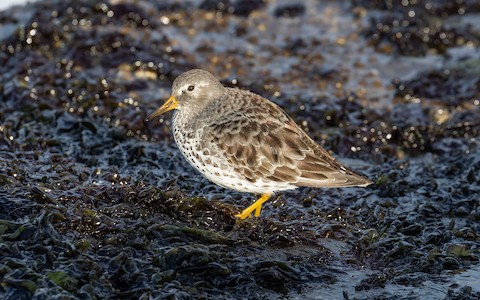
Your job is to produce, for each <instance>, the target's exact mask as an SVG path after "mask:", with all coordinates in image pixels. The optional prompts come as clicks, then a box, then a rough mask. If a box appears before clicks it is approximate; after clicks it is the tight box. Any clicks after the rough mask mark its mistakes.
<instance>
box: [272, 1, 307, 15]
mask: <svg viewBox="0 0 480 300" xmlns="http://www.w3.org/2000/svg"><path fill="white" fill-rule="evenodd" d="M305 10H306V8H305V5H304V4H302V3H296V4H285V5H280V6H278V7H276V8H275V11H274V12H273V15H274V16H275V17H277V18H278V17H287V18H295V17H300V16H303V15H304V14H305Z"/></svg>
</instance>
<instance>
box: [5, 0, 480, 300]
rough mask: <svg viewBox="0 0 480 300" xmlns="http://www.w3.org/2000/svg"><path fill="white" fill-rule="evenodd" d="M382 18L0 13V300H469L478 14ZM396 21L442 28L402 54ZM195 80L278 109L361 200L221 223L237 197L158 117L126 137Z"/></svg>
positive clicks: (336, 198)
mask: <svg viewBox="0 0 480 300" xmlns="http://www.w3.org/2000/svg"><path fill="white" fill-rule="evenodd" d="M404 2H405V1H401V4H399V5H402V7H403V8H401V9H400V8H399V9H398V10H397V11H398V12H399V13H398V14H392V7H391V6H388V5H390V4H388V3H393V4H391V5H397V3H396V1H393V2H392V1H385V2H383V1H377V2H375V3H376V4H375V3H374V4H373V5H374V6H369V5H364V2H363V1H352V2H349V3H341V4H340V3H337V2H336V1H325V2H321V3H320V2H317V1H305V2H302V3H298V4H295V5H287V4H285V3H283V2H280V1H278V2H277V1H256V2H252V1H241V0H237V1H191V2H175V1H167V2H158V3H157V2H156V1H135V3H132V2H129V1H90V0H81V1H73V0H72V1H40V2H36V3H34V4H30V5H29V6H28V7H22V8H17V9H12V10H9V11H6V12H1V13H0V41H1V42H0V49H1V51H0V61H1V62H2V63H1V64H0V106H1V109H0V166H1V170H2V172H1V173H0V253H1V256H0V282H1V284H0V295H1V297H2V298H5V299H30V298H32V297H36V298H43V299H46V298H57V297H63V298H67V299H68V298H85V299H94V298H97V299H98V298H140V299H149V298H158V299H164V298H171V299H189V298H194V299H196V298H215V299H221V298H251V299H262V298H263V299H265V298H292V299H303V298H312V299H323V298H327V297H328V298H333V299H344V298H348V299H375V298H379V299H389V298H399V297H400V298H402V297H403V298H409V299H410V298H418V297H425V295H429V297H430V298H431V299H438V298H446V299H478V297H480V286H479V284H478V282H480V271H479V267H478V266H479V264H478V257H479V255H480V249H479V232H480V225H479V224H480V222H479V221H480V208H479V198H478V195H479V194H480V175H479V170H480V147H479V144H478V136H479V132H480V122H479V120H480V103H479V101H480V91H479V84H478V78H480V68H479V66H480V50H479V49H478V47H477V44H478V40H479V39H478V37H479V34H478V33H479V31H478V28H476V27H474V26H473V27H472V26H464V25H465V24H466V23H468V22H469V20H471V18H473V17H474V16H475V14H477V13H478V7H477V6H475V5H476V4H475V3H473V1H471V2H469V1H464V2H462V3H464V4H461V3H460V2H461V1H457V2H456V3H457V4H456V5H457V6H458V7H457V6H455V7H452V6H451V5H449V2H448V1H438V3H437V2H436V3H435V5H434V6H433V8H431V7H430V8H428V7H429V6H427V7H426V5H427V2H424V1H415V3H413V1H410V2H412V3H410V2H408V1H407V2H408V5H404ZM379 3H380V4H381V3H386V4H388V5H387V6H382V5H380V4H379ZM399 3H400V1H399ZM405 3H406V2H405ZM458 3H460V4H458ZM357 5H358V6H357ZM433 9H434V10H435V13H437V12H443V14H444V18H441V19H440V20H438V19H437V22H440V23H441V24H440V23H434V24H433V23H430V21H431V19H430V13H431V12H432V10H433ZM410 11H414V13H413V14H412V13H410ZM425 16H427V17H425ZM395 18H396V19H395ZM405 19H407V20H408V22H409V24H421V26H423V27H422V28H431V30H433V31H434V30H440V29H441V30H448V32H447V31H445V32H444V33H445V35H442V34H441V33H442V32H438V34H433V33H432V32H433V31H430V33H432V34H431V35H428V37H429V38H431V39H432V40H431V41H430V40H428V41H424V42H422V47H418V48H417V47H415V45H417V44H418V41H417V38H418V36H416V35H414V34H406V33H408V32H410V31H409V30H411V29H409V27H408V26H407V27H402V26H401V24H404V22H405ZM386 22H391V24H397V23H398V24H400V25H398V26H397V25H395V26H394V27H389V28H394V30H396V32H395V34H394V36H395V37H400V35H397V33H398V32H400V33H402V35H401V39H395V38H391V37H392V35H390V31H386V29H387V27H385V26H387V25H388V24H387V25H385V24H386ZM465 22H466V23H465ZM379 23H381V24H383V25H382V26H379V25H378V24H379ZM352 24H353V26H352ZM415 26H417V25H415ZM429 26H430V27H429ZM405 28H407V29H408V30H407V31H408V32H406V31H404V30H405ZM438 28H440V29H438ZM379 30H380V31H379ZM441 30H440V31H441ZM423 32H425V31H423ZM451 32H454V33H451ZM389 37H390V38H389ZM442 37H443V38H442ZM445 39H449V40H448V43H447V41H446V42H442V43H441V44H440V45H439V44H438V43H437V42H435V41H437V40H445ZM225 41H226V42H225ZM398 41H401V42H400V43H398ZM461 41H463V42H461ZM369 45H373V46H374V47H370V46H369ZM437 47H438V48H437ZM392 49H397V50H396V51H392ZM412 49H417V50H418V51H413V52H412ZM378 50H380V51H378ZM411 55H415V56H417V57H411ZM398 62H401V65H400V64H399V63H398ZM196 67H199V68H205V69H208V70H209V71H211V72H212V73H214V74H215V75H216V76H217V77H218V78H221V79H222V80H223V83H224V84H226V85H229V86H236V87H240V88H245V89H249V90H252V91H254V92H256V93H258V94H261V95H263V96H265V97H268V98H270V99H272V100H274V101H275V102H277V103H279V104H280V105H281V106H282V107H284V108H285V109H286V110H287V112H288V113H289V114H290V115H292V117H293V118H294V119H295V120H296V121H297V123H299V124H301V125H302V126H303V128H304V129H305V130H306V131H307V132H308V133H309V134H310V136H312V138H314V139H315V140H316V141H318V142H321V143H322V144H323V145H324V146H325V147H326V148H327V149H329V150H332V151H333V152H334V153H337V154H338V157H339V158H341V159H342V160H343V159H345V160H348V165H351V166H352V167H354V168H356V169H359V170H361V171H362V172H364V173H366V174H368V175H369V177H370V178H371V179H373V180H374V181H375V184H374V185H373V186H372V187H369V188H366V189H299V190H296V191H293V192H289V193H284V194H279V195H277V197H276V198H275V199H272V201H270V202H269V203H267V204H266V205H265V207H264V211H263V214H262V218H260V219H252V220H246V221H241V222H239V221H237V220H235V219H234V218H233V217H232V215H233V214H235V213H237V212H238V211H239V209H240V208H241V207H245V206H247V204H248V203H249V202H250V201H251V200H252V199H251V197H250V196H249V195H243V194H239V193H235V192H232V191H228V190H224V189H222V188H219V187H217V186H215V185H213V184H211V183H209V182H208V181H206V180H205V179H203V178H202V177H201V176H200V175H199V174H196V173H195V172H194V171H193V170H192V169H191V167H190V166H189V165H188V163H186V162H185V161H184V160H183V158H182V157H181V155H180V154H179V152H178V150H177V149H176V147H175V146H174V145H173V140H172V137H171V135H170V132H169V131H170V130H169V125H170V124H169V120H168V119H162V120H161V122H160V123H159V124H158V125H154V126H150V127H151V128H150V131H147V128H145V127H144V125H143V122H142V120H143V119H144V118H145V116H146V113H147V112H150V111H152V110H153V109H154V108H156V107H157V106H158V105H159V104H160V102H161V101H162V99H159V98H163V99H166V97H168V95H169V93H170V90H169V89H170V86H171V83H172V80H173V79H174V78H175V76H177V75H178V74H180V73H182V72H183V71H185V70H188V69H191V68H196ZM406 69H408V72H404V71H405V70H406ZM464 70H468V71H467V72H465V71H464ZM407 73H408V74H407ZM407 75H408V76H407Z"/></svg>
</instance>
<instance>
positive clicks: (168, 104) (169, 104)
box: [144, 96, 178, 123]
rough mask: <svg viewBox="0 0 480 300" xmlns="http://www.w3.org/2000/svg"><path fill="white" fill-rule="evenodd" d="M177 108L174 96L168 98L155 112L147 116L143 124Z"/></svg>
mask: <svg viewBox="0 0 480 300" xmlns="http://www.w3.org/2000/svg"><path fill="white" fill-rule="evenodd" d="M177 106H178V101H177V99H175V97H174V96H170V98H168V100H167V101H165V103H163V105H162V106H161V107H160V108H159V109H157V110H156V111H154V112H153V113H151V114H150V115H148V117H147V118H146V119H145V121H144V122H145V123H148V122H150V121H151V120H153V119H155V118H156V117H158V116H160V115H161V114H164V113H166V112H167V111H170V110H172V109H175V108H177Z"/></svg>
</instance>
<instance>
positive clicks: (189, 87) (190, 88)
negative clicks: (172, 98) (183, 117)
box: [187, 85, 195, 92]
mask: <svg viewBox="0 0 480 300" xmlns="http://www.w3.org/2000/svg"><path fill="white" fill-rule="evenodd" d="M194 89H195V86H194V85H190V86H188V88H187V90H188V91H189V92H191V91H193V90H194Z"/></svg>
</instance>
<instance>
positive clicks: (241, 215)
mask: <svg viewBox="0 0 480 300" xmlns="http://www.w3.org/2000/svg"><path fill="white" fill-rule="evenodd" d="M271 195H272V194H263V195H262V197H260V198H259V199H258V200H257V201H255V203H253V204H252V205H250V206H249V207H247V208H245V209H244V210H243V211H242V212H241V213H239V214H238V215H235V217H237V218H239V219H242V220H243V219H246V218H248V217H250V214H251V213H252V212H253V211H255V214H254V215H255V217H259V216H260V212H261V211H262V204H263V203H264V202H266V201H267V200H268V199H269V198H270V196H271Z"/></svg>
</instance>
